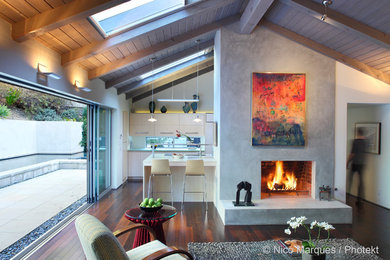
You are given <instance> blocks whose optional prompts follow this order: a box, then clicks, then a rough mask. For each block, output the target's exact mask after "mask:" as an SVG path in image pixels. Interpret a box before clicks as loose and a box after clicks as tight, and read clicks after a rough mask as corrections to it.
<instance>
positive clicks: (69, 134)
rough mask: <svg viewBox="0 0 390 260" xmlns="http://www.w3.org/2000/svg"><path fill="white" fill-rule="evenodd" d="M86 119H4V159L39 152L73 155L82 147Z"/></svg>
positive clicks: (0, 152)
mask: <svg viewBox="0 0 390 260" xmlns="http://www.w3.org/2000/svg"><path fill="white" fill-rule="evenodd" d="M82 124H83V123H82V122H69V121H50V122H48V121H25V120H4V119H3V120H0V140H1V142H0V159H4V158H10V157H17V156H24V155H31V154H39V153H54V154H64V153H65V154H72V153H79V152H81V151H83V148H82V147H81V146H80V141H81V136H82V128H81V126H82Z"/></svg>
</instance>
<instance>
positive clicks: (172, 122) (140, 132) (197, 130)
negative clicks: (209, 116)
mask: <svg viewBox="0 0 390 260" xmlns="http://www.w3.org/2000/svg"><path fill="white" fill-rule="evenodd" d="M154 116H155V118H156V119H157V121H156V122H154V123H152V122H149V121H148V119H149V118H150V114H134V113H132V114H130V128H129V129H130V135H131V136H175V135H176V130H178V131H180V132H181V133H182V134H185V135H188V136H204V125H205V122H206V115H205V114H194V113H192V114H154ZM197 116H199V118H200V119H201V120H202V121H201V122H194V119H195V118H196V117H197Z"/></svg>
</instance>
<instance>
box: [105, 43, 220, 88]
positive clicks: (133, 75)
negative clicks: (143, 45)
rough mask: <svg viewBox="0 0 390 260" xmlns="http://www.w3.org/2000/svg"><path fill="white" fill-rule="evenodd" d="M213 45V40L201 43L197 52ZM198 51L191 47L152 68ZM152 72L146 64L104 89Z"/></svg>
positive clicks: (110, 81)
mask: <svg viewBox="0 0 390 260" xmlns="http://www.w3.org/2000/svg"><path fill="white" fill-rule="evenodd" d="M213 45H214V40H210V41H207V42H203V43H200V44H199V50H204V49H206V48H209V47H211V46H213ZM197 51H198V46H194V47H191V48H188V49H186V50H184V51H181V52H179V53H176V54H174V55H171V56H169V57H167V58H164V59H161V60H158V61H156V62H155V63H154V68H155V69H158V68H160V67H163V66H166V65H168V64H170V63H172V62H175V61H177V60H180V59H183V58H185V57H188V56H190V55H192V54H194V53H196V52H197ZM151 70H152V65H151V64H148V65H146V66H143V67H141V68H139V69H136V70H134V71H132V72H129V73H127V74H126V75H124V76H122V77H119V78H115V79H113V80H109V81H106V88H107V89H108V88H111V87H116V86H118V85H120V84H124V83H126V81H129V80H131V79H134V78H136V77H139V76H141V75H142V74H145V73H147V72H149V71H151Z"/></svg>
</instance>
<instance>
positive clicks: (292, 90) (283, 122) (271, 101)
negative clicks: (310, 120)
mask: <svg viewBox="0 0 390 260" xmlns="http://www.w3.org/2000/svg"><path fill="white" fill-rule="evenodd" d="M305 85H306V75H305V74H304V73H252V115H251V116H252V118H251V119H252V145H253V146H258V145H259V146H260V145H261V146H304V145H305V115H306V111H305V110H306V93H305Z"/></svg>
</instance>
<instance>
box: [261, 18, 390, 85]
mask: <svg viewBox="0 0 390 260" xmlns="http://www.w3.org/2000/svg"><path fill="white" fill-rule="evenodd" d="M263 26H266V27H267V28H269V29H270V30H272V31H274V32H276V33H279V34H281V35H283V36H285V37H286V38H289V39H291V40H293V41H296V42H298V43H300V44H302V45H305V46H306V47H308V48H310V49H313V50H315V51H317V52H320V53H322V54H324V55H326V56H328V57H331V58H333V59H335V60H337V61H339V62H341V63H344V64H346V65H348V66H350V67H352V68H354V69H357V70H359V71H361V72H363V73H365V74H368V75H370V76H372V77H374V78H376V79H379V80H381V81H383V82H386V83H388V84H390V75H389V74H386V73H384V72H382V71H380V70H377V69H375V68H373V67H370V66H368V65H367V64H364V63H363V62H360V61H358V60H356V59H352V58H350V57H348V56H346V55H344V54H342V53H340V52H337V51H335V50H333V49H330V48H328V47H326V46H324V45H322V44H319V43H317V42H315V41H313V40H310V39H308V38H306V37H304V36H302V35H299V34H297V33H295V32H292V31H290V30H288V29H286V28H283V27H281V26H279V25H276V24H274V23H271V22H269V21H265V22H264V23H263Z"/></svg>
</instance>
